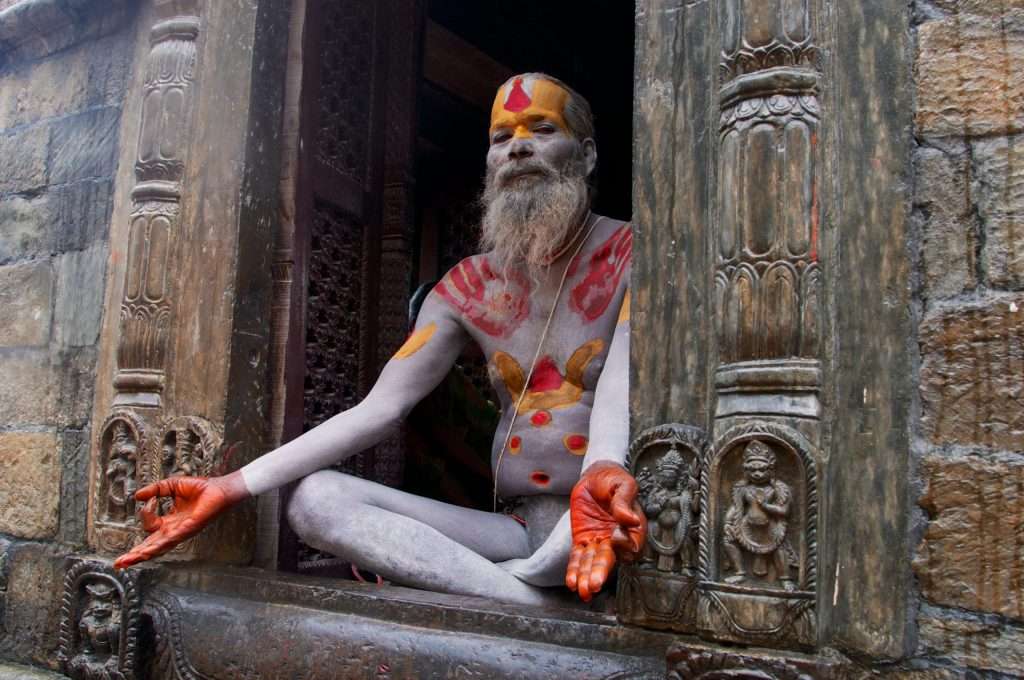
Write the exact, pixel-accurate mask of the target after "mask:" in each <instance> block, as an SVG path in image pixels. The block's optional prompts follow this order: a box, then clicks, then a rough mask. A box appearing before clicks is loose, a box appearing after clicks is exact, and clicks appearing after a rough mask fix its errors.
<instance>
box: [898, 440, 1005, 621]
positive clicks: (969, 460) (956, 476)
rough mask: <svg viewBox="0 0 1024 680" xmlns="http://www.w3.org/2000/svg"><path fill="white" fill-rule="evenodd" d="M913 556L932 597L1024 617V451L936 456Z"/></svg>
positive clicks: (925, 470) (927, 465) (928, 465)
mask: <svg viewBox="0 0 1024 680" xmlns="http://www.w3.org/2000/svg"><path fill="white" fill-rule="evenodd" d="M921 474H922V477H923V478H924V480H925V482H926V489H925V493H924V495H923V496H922V497H921V500H920V504H921V506H922V507H923V508H924V509H925V510H926V511H927V512H928V516H929V522H928V527H927V529H926V531H925V534H924V537H923V539H922V541H921V544H920V546H919V547H918V554H917V558H916V559H915V560H914V571H915V572H916V573H917V577H918V581H919V582H920V584H921V593H922V594H923V595H924V597H926V598H927V599H928V600H930V601H931V602H933V603H936V604H941V605H947V606H952V607H960V608H962V609H971V610H975V611H981V612H987V613H994V614H1000V615H1002V616H1006V617H1008V618H1014V619H1020V620H1024V543H1022V542H1021V540H1020V537H1022V536H1024V456H1022V457H1019V458H1014V457H1010V458H1009V459H997V458H983V457H981V456H973V455H972V456H962V457H957V458H946V457H942V456H930V457H928V458H926V459H925V460H924V462H923V464H922V468H921Z"/></svg>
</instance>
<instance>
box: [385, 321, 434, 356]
mask: <svg viewBox="0 0 1024 680" xmlns="http://www.w3.org/2000/svg"><path fill="white" fill-rule="evenodd" d="M436 330H437V323H435V322H433V321H431V322H430V323H429V324H427V325H426V326H424V327H423V328H421V329H419V330H418V331H416V332H415V333H413V334H412V335H410V336H409V339H408V340H406V341H405V344H404V345H402V346H401V347H399V348H398V351H397V352H395V356H394V357H392V358H393V359H408V358H409V357H411V356H412V355H413V354H416V352H419V351H420V350H421V349H423V345H425V344H427V341H428V340H430V337H431V336H432V335H433V334H434V331H436Z"/></svg>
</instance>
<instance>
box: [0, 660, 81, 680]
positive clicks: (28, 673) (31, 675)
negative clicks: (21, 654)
mask: <svg viewBox="0 0 1024 680" xmlns="http://www.w3.org/2000/svg"><path fill="white" fill-rule="evenodd" d="M66 678H67V676H66V675H61V674H59V673H54V672H53V671H46V670H43V669H41V668H35V667H33V666H20V665H18V664H13V663H0V680H66Z"/></svg>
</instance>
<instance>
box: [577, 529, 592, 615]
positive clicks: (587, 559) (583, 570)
mask: <svg viewBox="0 0 1024 680" xmlns="http://www.w3.org/2000/svg"><path fill="white" fill-rule="evenodd" d="M595 552H596V550H595V549H594V544H593V543H591V544H589V545H587V546H586V547H585V548H584V549H583V558H582V559H581V560H580V569H579V578H577V579H576V588H577V592H578V593H579V594H580V599H582V600H583V601H584V602H590V598H592V597H593V596H594V595H593V593H591V592H590V569H591V567H593V565H594V553H595Z"/></svg>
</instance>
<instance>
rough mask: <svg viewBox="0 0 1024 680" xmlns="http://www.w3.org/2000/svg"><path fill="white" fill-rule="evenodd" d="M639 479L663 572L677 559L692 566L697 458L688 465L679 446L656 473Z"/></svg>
mask: <svg viewBox="0 0 1024 680" xmlns="http://www.w3.org/2000/svg"><path fill="white" fill-rule="evenodd" d="M645 477H646V478H645V479H644V480H643V481H642V482H641V480H639V479H638V480H637V483H638V484H642V485H643V486H644V487H646V489H643V488H642V489H641V493H642V498H643V499H644V501H643V508H644V514H646V515H647V517H648V525H647V545H648V546H649V548H650V549H651V551H652V552H653V553H654V554H655V555H656V556H657V557H656V567H657V569H658V570H659V571H673V570H674V569H675V568H676V566H677V560H679V563H681V564H682V566H683V567H689V566H690V565H691V564H692V562H693V560H692V552H693V548H694V545H693V540H692V539H693V528H694V524H693V519H694V513H695V512H697V488H698V483H697V461H696V460H694V461H693V462H692V464H691V465H689V466H687V465H686V461H684V460H683V457H682V456H681V455H680V454H679V450H678V449H676V448H675V447H672V448H671V449H669V451H668V453H666V454H665V456H664V457H663V458H662V459H661V460H659V461H658V463H657V465H656V466H655V469H654V473H653V474H651V473H649V472H648V473H647V474H646V475H645Z"/></svg>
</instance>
